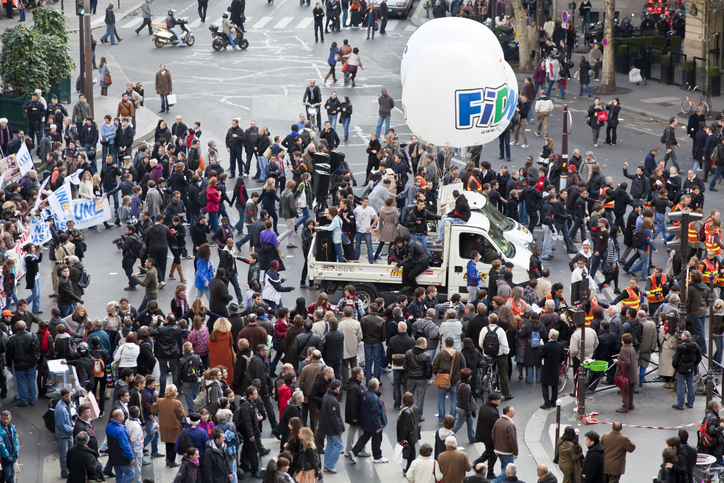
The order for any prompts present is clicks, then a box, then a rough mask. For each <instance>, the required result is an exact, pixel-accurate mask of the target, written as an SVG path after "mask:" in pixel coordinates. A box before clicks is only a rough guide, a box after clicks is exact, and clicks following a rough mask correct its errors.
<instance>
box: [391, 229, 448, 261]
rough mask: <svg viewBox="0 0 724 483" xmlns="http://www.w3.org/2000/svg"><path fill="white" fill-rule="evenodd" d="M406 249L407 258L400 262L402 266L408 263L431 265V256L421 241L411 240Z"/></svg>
mask: <svg viewBox="0 0 724 483" xmlns="http://www.w3.org/2000/svg"><path fill="white" fill-rule="evenodd" d="M438 218H439V217H438ZM405 249H406V250H407V256H406V257H405V259H404V260H402V261H401V262H400V265H405V264H407V263H430V255H429V254H428V253H427V250H425V247H423V246H422V244H421V243H420V242H419V241H417V240H410V241H409V242H408V243H407V245H406V246H405Z"/></svg>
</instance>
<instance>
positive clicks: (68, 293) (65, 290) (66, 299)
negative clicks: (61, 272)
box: [58, 277, 81, 305]
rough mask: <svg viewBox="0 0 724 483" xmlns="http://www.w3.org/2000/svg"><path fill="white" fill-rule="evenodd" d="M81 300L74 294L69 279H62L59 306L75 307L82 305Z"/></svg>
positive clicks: (59, 281)
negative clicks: (75, 305) (76, 304)
mask: <svg viewBox="0 0 724 483" xmlns="http://www.w3.org/2000/svg"><path fill="white" fill-rule="evenodd" d="M80 301H81V299H80V297H78V296H77V295H76V294H75V293H74V292H73V285H72V284H71V283H70V279H69V278H65V277H60V278H59V280H58V305H73V303H74V302H78V303H80Z"/></svg>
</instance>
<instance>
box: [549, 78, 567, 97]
mask: <svg viewBox="0 0 724 483" xmlns="http://www.w3.org/2000/svg"><path fill="white" fill-rule="evenodd" d="M556 82H557V83H558V89H560V90H561V99H565V98H566V90H565V89H564V88H563V81H560V80H559V81H552V80H551V81H548V88H547V89H546V97H550V95H551V89H552V88H553V84H555V83H556Z"/></svg>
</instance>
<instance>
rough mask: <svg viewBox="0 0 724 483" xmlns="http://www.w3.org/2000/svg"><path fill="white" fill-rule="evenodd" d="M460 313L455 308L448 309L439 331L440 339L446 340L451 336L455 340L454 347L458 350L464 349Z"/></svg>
mask: <svg viewBox="0 0 724 483" xmlns="http://www.w3.org/2000/svg"><path fill="white" fill-rule="evenodd" d="M457 316H458V313H457V312H456V311H455V309H448V310H447V311H446V312H445V322H443V323H442V324H440V328H439V329H438V332H439V334H440V340H445V339H446V338H448V337H451V338H452V340H453V347H454V348H455V350H456V351H462V350H463V341H462V334H463V324H462V323H461V322H460V321H459V320H458V318H457Z"/></svg>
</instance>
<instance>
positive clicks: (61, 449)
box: [58, 438, 73, 475]
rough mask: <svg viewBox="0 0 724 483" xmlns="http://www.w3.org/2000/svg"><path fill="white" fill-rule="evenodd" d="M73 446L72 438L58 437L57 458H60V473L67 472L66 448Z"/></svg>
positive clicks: (65, 473)
mask: <svg viewBox="0 0 724 483" xmlns="http://www.w3.org/2000/svg"><path fill="white" fill-rule="evenodd" d="M72 447H73V438H58V459H60V474H61V475H67V474H68V450H69V449H70V448H72Z"/></svg>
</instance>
